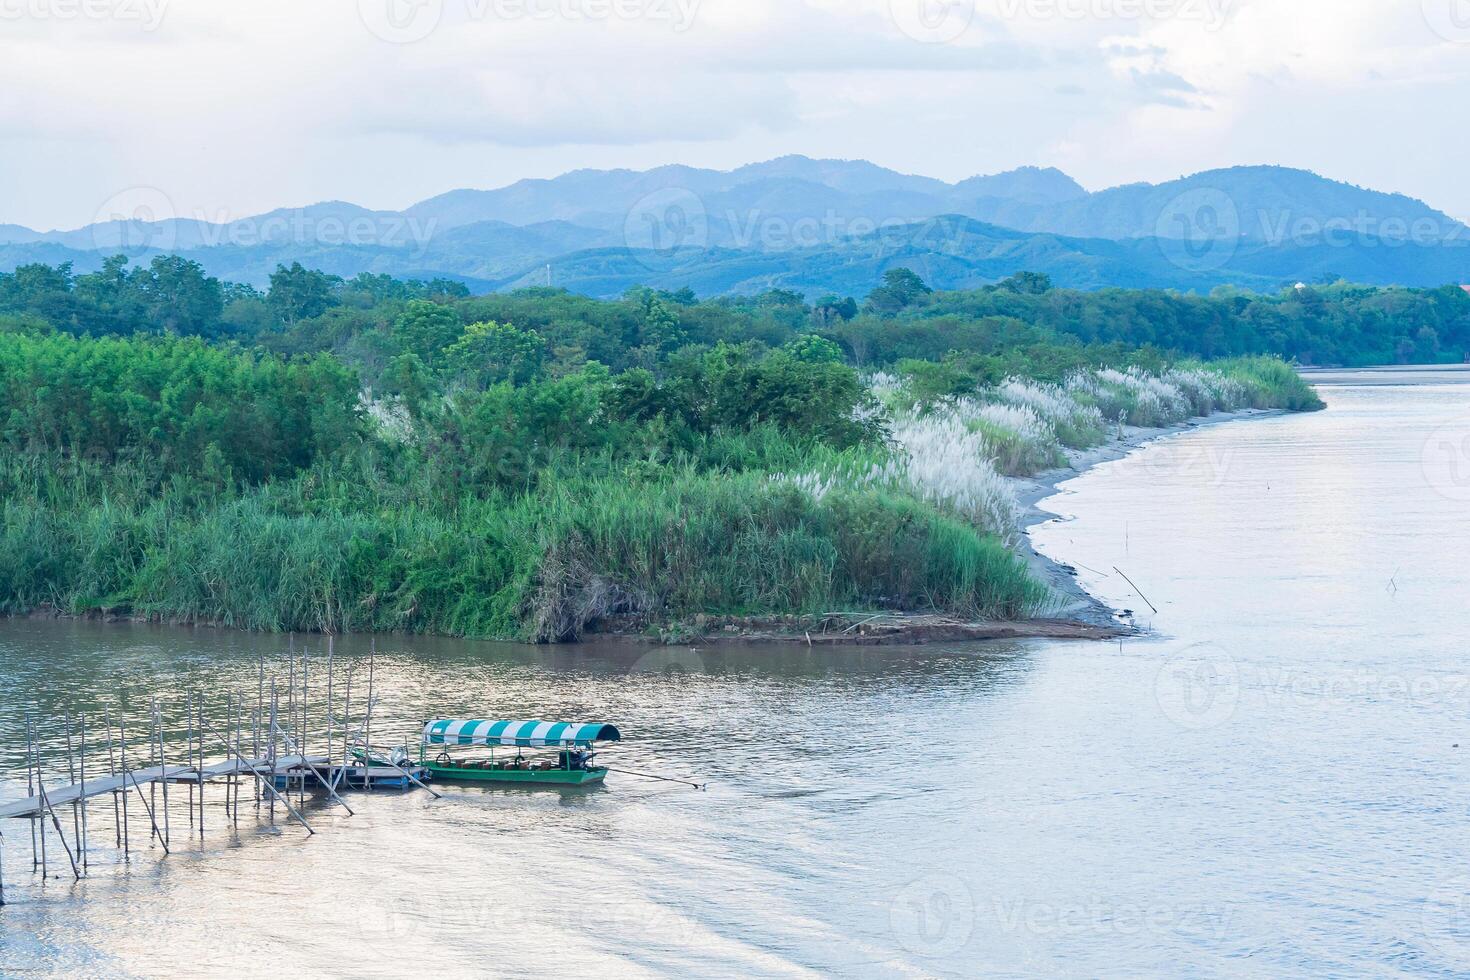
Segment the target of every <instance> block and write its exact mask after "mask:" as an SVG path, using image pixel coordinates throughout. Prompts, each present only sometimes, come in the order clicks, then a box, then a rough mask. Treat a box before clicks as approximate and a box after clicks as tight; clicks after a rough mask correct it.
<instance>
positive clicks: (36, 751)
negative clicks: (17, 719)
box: [26, 715, 47, 881]
mask: <svg viewBox="0 0 1470 980" xmlns="http://www.w3.org/2000/svg"><path fill="white" fill-rule="evenodd" d="M34 737H35V733H34V732H33V731H32V730H31V716H30V715H26V758H27V761H28V762H29V763H30V766H31V770H32V771H34V772H35V774H36V781H35V786H33V787H32V788H31V794H30V795H31V796H33V797H37V798H39V796H40V790H39V788H38V787H40V785H41V751H40V747H39V746H37V745H35V743H34ZM27 777H28V778H27V782H30V780H29V772H28V773H27ZM37 821H39V822H40V826H39V827H37ZM38 831H39V834H38ZM37 836H39V837H40V840H41V863H40V867H41V880H42V881H45V880H46V876H47V864H46V822H45V821H44V820H41V819H40V814H39V813H38V814H37V815H36V816H35V817H32V818H31V870H33V871H34V870H35V867H36V850H35V846H36V838H37Z"/></svg>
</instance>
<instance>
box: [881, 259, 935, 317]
mask: <svg viewBox="0 0 1470 980" xmlns="http://www.w3.org/2000/svg"><path fill="white" fill-rule="evenodd" d="M932 292H934V290H932V289H930V288H929V286H928V284H927V283H925V282H924V280H922V279H920V278H919V276H918V274H917V273H915V272H914V271H913V270H912V269H905V268H903V267H902V266H899V267H898V268H895V269H889V270H888V271H887V272H885V273H883V284H882V285H881V286H879V287H878V288H877V289H875V290H873V291H872V292H871V293H869V294H868V300H867V304H866V308H867V310H868V311H869V312H871V313H876V314H878V315H879V316H892V315H893V314H895V313H898V312H899V311H900V310H903V309H905V308H907V307H909V306H911V305H912V304H913V303H915V302H916V301H917V300H919V299H920V298H922V297H924V296H928V295H929V294H930V293H932Z"/></svg>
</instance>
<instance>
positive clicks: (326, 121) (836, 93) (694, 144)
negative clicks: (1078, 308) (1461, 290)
mask: <svg viewBox="0 0 1470 980" xmlns="http://www.w3.org/2000/svg"><path fill="white" fill-rule="evenodd" d="M909 2H912V3H937V2H940V0H312V2H309V3H302V2H300V0H248V2H247V0H0V90H3V91H5V92H7V93H11V94H10V95H9V96H7V97H6V98H4V99H3V100H0V139H3V140H4V141H5V144H6V145H5V148H6V152H5V153H4V154H0V180H3V181H4V186H6V187H7V188H9V189H11V193H9V194H8V195H5V196H4V197H0V222H3V221H18V222H22V223H27V224H32V225H41V226H48V227H49V226H56V225H62V226H65V225H78V224H82V223H84V222H86V221H89V220H91V217H92V211H93V210H94V208H95V203H94V202H97V203H100V202H101V201H104V200H106V199H108V198H109V197H111V196H112V195H113V194H115V193H116V192H117V191H118V190H120V189H123V188H126V187H129V186H133V185H138V184H146V185H151V186H156V187H159V188H161V189H163V190H164V191H165V192H166V193H167V194H168V195H169V196H170V197H171V198H172V199H174V201H175V204H176V207H177V210H178V211H179V212H180V213H192V212H194V211H196V210H199V209H204V210H207V211H209V212H210V213H220V212H222V211H223V212H225V213H230V214H235V215H241V214H248V213H251V212H253V211H259V210H267V209H269V208H271V207H275V206H277V205H280V204H290V203H305V202H308V201H311V200H317V199H323V198H353V199H357V200H359V201H360V202H361V203H364V204H367V205H369V206H377V207H397V206H403V205H406V204H408V203H410V202H411V201H412V200H415V199H417V198H420V197H425V196H429V195H430V194H433V193H437V192H439V191H443V190H446V189H449V188H451V187H456V186H492V185H495V184H500V183H506V182H509V181H511V180H514V179H516V178H518V177H522V176H548V175H551V174H554V173H558V172H561V171H564V170H568V169H573V168H576V167H585V166H591V167H597V166H635V167H642V166H651V165H656V164H659V163H664V162H687V163H691V164H696V165H705V166H710V165H713V166H733V165H737V164H740V163H743V162H748V161H750V160H753V159H760V158H763V157H767V156H773V155H777V154H779V153H785V152H803V153H808V154H811V155H836V156H862V157H867V158H870V159H873V160H875V161H877V162H880V163H884V164H887V165H890V166H897V167H900V168H902V169H909V170H913V171H916V172H922V173H930V174H934V175H936V176H942V177H946V178H950V179H955V178H959V177H963V176H968V175H970V174H972V173H976V172H987V171H994V170H998V169H1003V168H1006V167H1010V166H1016V165H1020V164H1025V163H1037V164H1055V165H1060V166H1063V167H1064V168H1065V169H1068V170H1070V171H1071V172H1073V173H1074V175H1075V176H1077V177H1078V178H1079V179H1081V180H1082V181H1083V182H1084V183H1085V184H1087V185H1089V186H1100V185H1104V184H1109V183H1115V182H1121V181H1125V180H1134V179H1161V178H1168V177H1172V176H1176V175H1178V174H1179V173H1183V172H1187V171H1191V170H1199V169H1205V168H1208V167H1212V166H1221V165H1229V164H1234V163H1255V162H1283V163H1291V164H1295V165H1302V166H1310V167H1313V168H1314V169H1318V170H1320V171H1322V172H1325V173H1328V174H1330V175H1333V176H1342V177H1344V178H1348V179H1353V180H1355V181H1357V182H1360V183H1367V184H1379V185H1384V186H1387V187H1389V188H1390V189H1395V190H1403V191H1406V192H1409V193H1415V194H1418V195H1420V196H1424V197H1427V198H1428V199H1429V200H1431V202H1432V203H1435V204H1437V205H1438V206H1441V207H1446V208H1448V209H1451V210H1456V211H1457V213H1470V192H1467V191H1465V190H1462V189H1461V188H1460V186H1459V183H1460V182H1459V180H1458V175H1457V174H1456V173H1455V170H1456V168H1454V167H1451V166H1448V165H1446V164H1445V163H1444V161H1445V160H1448V159H1457V158H1458V156H1459V155H1460V154H1461V153H1462V152H1463V150H1464V139H1465V138H1464V137H1463V136H1461V135H1460V134H1459V130H1458V127H1457V126H1456V125H1455V124H1454V120H1455V118H1456V115H1457V110H1458V106H1459V105H1460V104H1461V103H1462V102H1463V101H1464V96H1465V95H1467V94H1470V84H1467V79H1466V72H1467V70H1470V64H1467V62H1470V59H1467V58H1466V54H1467V52H1470V48H1467V47H1466V46H1465V45H1463V44H1460V45H1457V44H1454V43H1452V40H1451V39H1446V38H1445V37H1442V36H1441V35H1440V34H1436V33H1435V31H1434V30H1432V29H1431V27H1430V24H1429V23H1428V22H1427V21H1426V19H1425V18H1424V17H1423V16H1422V15H1421V11H1420V3H1419V2H1418V0H1406V2H1405V3H1402V4H1398V3H1395V4H1387V3H1383V2H1381V0H1289V2H1283V0H975V2H974V4H973V6H972V7H971V8H967V7H965V6H964V5H965V4H968V3H971V2H972V0H950V2H953V3H959V4H961V6H960V7H959V8H935V9H938V10H939V11H940V13H944V12H945V10H946V9H948V16H950V17H954V16H957V15H956V13H955V11H956V10H958V12H959V15H963V18H962V21H952V20H951V21H943V20H941V21H933V22H932V23H937V24H938V25H939V27H938V28H937V31H938V32H939V33H940V34H941V35H942V36H944V37H946V38H948V43H925V42H924V41H923V40H917V39H915V37H914V34H915V27H914V23H915V22H914V21H913V20H912V16H911V13H912V12H911V13H910V14H905V15H904V17H906V18H908V20H904V18H900V19H898V20H895V19H894V17H893V16H891V11H892V10H893V9H894V8H893V7H892V6H891V4H893V3H909ZM1429 2H1431V3H1434V2H1439V0H1429ZM1445 2H1448V0H1445ZM68 4H70V5H72V7H71V8H68V7H67V6H66V5H68ZM390 4H392V5H393V6H391V7H390V6H389V5H390ZM416 4H417V5H418V6H415V5H416ZM517 4H519V5H520V6H516V5H517ZM150 5H151V6H150ZM375 5H377V6H375ZM66 9H76V10H82V9H86V10H90V11H92V12H93V14H97V12H99V11H100V12H101V13H100V15H95V16H74V17H70V18H64V17H62V16H60V14H61V12H62V11H63V10H66ZM360 9H361V10H363V11H367V12H368V14H369V15H370V16H367V17H366V18H364V16H362V15H361V14H360ZM915 9H916V10H918V11H919V12H920V13H923V12H924V10H925V9H928V8H915ZM17 10H19V11H21V13H22V15H21V16H12V15H13V14H14V12H15V11H17ZM379 10H381V12H382V14H383V17H386V16H387V14H388V13H389V12H394V13H397V14H399V15H402V16H400V17H398V19H396V20H383V19H381V18H377V14H376V13H374V12H375V11H379ZM150 11H153V12H155V13H157V14H161V21H159V22H158V23H157V25H156V27H155V28H154V29H151V30H150V29H148V28H149V25H150V23H151V21H150V19H149V17H150V14H149V12H150ZM425 12H427V13H428V14H429V15H432V22H431V23H430V22H425V21H419V20H415V19H414V18H415V17H417V16H422V15H423V14H424V13H425ZM405 17H406V18H407V19H404V18H405ZM375 18H376V19H375ZM917 23H918V24H919V26H920V28H923V26H924V24H927V23H931V21H918V22H917ZM385 24H387V25H388V27H387V28H385V27H384V25H385ZM426 24H427V25H428V26H429V27H432V30H428V31H427V32H423V36H422V39H420V40H417V41H416V42H413V43H391V42H390V41H385V40H383V39H382V38H381V36H380V35H382V34H383V33H384V32H385V30H388V31H389V32H390V33H391V30H392V29H396V28H394V27H393V25H398V26H399V27H400V28H402V29H404V30H406V31H407V34H405V35H403V36H404V37H413V36H416V35H417V33H419V32H421V31H422V28H423V27H424V26H425V25H426ZM956 24H958V25H959V27H960V28H961V29H960V30H958V31H957V32H955V31H952V30H950V28H951V27H953V26H954V25H956ZM375 31H376V33H375ZM920 33H922V31H920ZM950 35H953V37H950ZM16 93H24V94H23V97H17V94H16ZM1370 107H1371V108H1372V109H1374V110H1376V111H1378V112H1380V113H1381V115H1380V116H1374V117H1367V116H1365V109H1366V108H1370ZM1370 120H1371V121H1370ZM1365 126H1366V127H1369V128H1371V131H1372V133H1373V136H1372V138H1364V131H1365ZM1395 141H1399V142H1398V143H1397V145H1398V147H1400V148H1402V146H1403V145H1404V142H1403V141H1410V145H1413V146H1414V147H1415V152H1413V153H1412V154H1405V153H1402V152H1396V151H1395V150H1394V146H1395Z"/></svg>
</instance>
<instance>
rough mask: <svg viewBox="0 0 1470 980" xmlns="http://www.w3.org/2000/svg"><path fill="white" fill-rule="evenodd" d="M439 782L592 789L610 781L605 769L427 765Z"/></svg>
mask: <svg viewBox="0 0 1470 980" xmlns="http://www.w3.org/2000/svg"><path fill="white" fill-rule="evenodd" d="M425 766H426V767H427V768H428V770H429V772H431V773H433V775H434V779H436V780H447V781H451V782H461V783H514V784H516V785H518V786H590V785H592V784H594V783H600V782H602V781H603V780H604V779H606V778H607V770H606V769H570V770H569V769H478V768H473V767H460V766H444V765H438V764H435V763H432V762H429V763H425Z"/></svg>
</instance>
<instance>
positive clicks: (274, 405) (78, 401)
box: [0, 333, 359, 482]
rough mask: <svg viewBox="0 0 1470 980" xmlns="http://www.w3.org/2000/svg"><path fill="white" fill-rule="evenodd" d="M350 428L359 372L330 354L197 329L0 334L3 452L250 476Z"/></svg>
mask: <svg viewBox="0 0 1470 980" xmlns="http://www.w3.org/2000/svg"><path fill="white" fill-rule="evenodd" d="M358 429H359V423H358V417H357V379H356V377H355V376H354V375H353V373H352V372H351V371H349V370H347V369H346V368H344V367H342V365H340V364H338V363H337V362H336V361H334V360H332V359H330V358H320V357H318V358H312V359H309V360H304V361H298V362H291V363H287V362H283V361H280V360H278V359H276V358H273V357H263V356H259V355H254V354H245V353H237V352H232V351H228V350H222V349H219V348H215V347H210V346H208V345H206V344H205V343H204V342H202V341H200V340H197V339H177V338H159V339H136V340H119V339H95V340H91V339H88V340H78V339H74V338H71V337H67V336H65V335H52V336H47V337H34V336H27V335H24V334H14V333H11V334H0V442H3V445H4V446H5V448H6V449H8V450H10V451H24V452H40V453H46V452H59V453H65V454H68V455H74V456H83V457H87V458H90V459H100V460H105V461H109V462H110V461H116V460H119V459H125V458H127V459H147V460H152V461H154V462H155V463H156V465H157V466H158V467H159V472H160V473H161V474H163V475H171V474H176V473H177V474H197V473H200V472H202V471H203V469H204V468H205V466H206V463H207V462H209V463H210V464H211V465H212V466H213V467H214V468H215V470H216V471H217V472H219V471H221V469H223V470H224V471H227V472H229V473H230V474H233V476H234V478H238V479H240V480H244V481H247V482H256V481H260V480H266V479H270V478H272V477H277V476H283V475H289V474H291V473H294V472H296V471H297V470H299V469H301V468H303V467H306V466H309V465H311V464H312V463H313V462H314V461H315V460H316V459H318V458H320V457H322V456H325V455H328V454H330V453H332V452H333V451H334V450H336V449H337V448H340V447H342V446H344V445H350V444H352V443H353V442H354V441H355V440H356V438H357V433H358ZM211 447H212V451H211ZM207 454H208V455H207ZM211 461H212V462H211Z"/></svg>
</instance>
